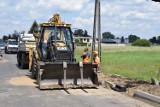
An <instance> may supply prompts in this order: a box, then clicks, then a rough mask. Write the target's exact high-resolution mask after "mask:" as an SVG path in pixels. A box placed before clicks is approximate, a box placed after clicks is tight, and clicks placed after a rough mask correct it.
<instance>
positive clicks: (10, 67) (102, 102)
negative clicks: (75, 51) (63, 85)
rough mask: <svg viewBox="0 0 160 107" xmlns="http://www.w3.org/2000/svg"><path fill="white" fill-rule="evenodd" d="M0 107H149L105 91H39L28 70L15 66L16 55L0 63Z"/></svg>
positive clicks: (101, 89) (7, 55)
mask: <svg viewBox="0 0 160 107" xmlns="http://www.w3.org/2000/svg"><path fill="white" fill-rule="evenodd" d="M0 107H152V106H150V105H148V104H146V103H143V102H140V101H138V100H135V99H132V98H130V97H127V96H125V95H122V94H120V93H117V92H114V91H112V90H109V89H105V88H102V87H99V88H98V89H86V90H81V89H69V90H68V92H66V91H64V90H45V91H40V90H39V89H37V85H36V84H35V82H34V80H32V79H31V78H30V72H29V71H28V70H21V69H19V68H18V67H17V62H16V54H4V60H3V61H0Z"/></svg>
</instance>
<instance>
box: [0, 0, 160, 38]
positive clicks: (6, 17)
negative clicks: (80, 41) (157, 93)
mask: <svg viewBox="0 0 160 107" xmlns="http://www.w3.org/2000/svg"><path fill="white" fill-rule="evenodd" d="M94 6H95V0H0V13H1V14H0V37H3V35H8V34H12V33H13V32H14V30H17V31H18V32H20V31H26V32H28V30H29V29H30V27H31V25H32V23H33V21H34V20H36V21H37V22H38V23H43V22H46V21H48V20H49V19H50V18H51V17H52V15H53V14H54V13H59V14H60V15H61V19H62V20H63V21H65V22H66V23H71V24H72V28H81V29H84V30H87V31H88V33H89V35H92V34H93V19H94ZM101 17H102V20H101V21H102V23H101V24H102V25H101V27H102V33H103V32H111V33H112V34H114V35H115V36H116V37H121V36H124V37H128V35H130V34H134V35H137V36H139V37H141V38H147V39H148V38H151V37H153V36H160V3H157V2H153V1H151V0H101Z"/></svg>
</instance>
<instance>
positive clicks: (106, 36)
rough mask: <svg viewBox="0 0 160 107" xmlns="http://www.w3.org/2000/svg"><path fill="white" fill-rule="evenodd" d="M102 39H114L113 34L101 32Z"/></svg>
mask: <svg viewBox="0 0 160 107" xmlns="http://www.w3.org/2000/svg"><path fill="white" fill-rule="evenodd" d="M102 38H103V39H115V36H114V35H113V34H112V33H111V32H104V33H103V34H102Z"/></svg>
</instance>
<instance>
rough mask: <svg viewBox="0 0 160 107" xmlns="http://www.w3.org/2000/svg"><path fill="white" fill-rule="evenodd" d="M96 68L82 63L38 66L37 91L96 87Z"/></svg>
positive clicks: (55, 63) (57, 63) (56, 63)
mask: <svg viewBox="0 0 160 107" xmlns="http://www.w3.org/2000/svg"><path fill="white" fill-rule="evenodd" d="M96 67H97V65H95V64H92V63H82V62H79V63H67V62H53V63H51V62H49V63H45V64H44V65H43V64H42V65H41V64H40V69H39V72H38V85H39V89H57V88H78V87H79V88H87V87H88V88H89V87H97V86H98V78H97V71H96V69H97V68H96Z"/></svg>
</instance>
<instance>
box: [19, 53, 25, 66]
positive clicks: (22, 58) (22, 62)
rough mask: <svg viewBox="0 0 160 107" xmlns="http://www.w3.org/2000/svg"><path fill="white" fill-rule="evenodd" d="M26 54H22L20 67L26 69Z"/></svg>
mask: <svg viewBox="0 0 160 107" xmlns="http://www.w3.org/2000/svg"><path fill="white" fill-rule="evenodd" d="M24 62H25V54H22V57H21V60H20V68H21V69H24V68H25V67H26V65H25V63H24Z"/></svg>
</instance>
